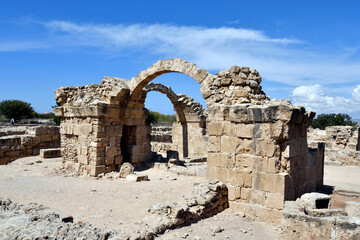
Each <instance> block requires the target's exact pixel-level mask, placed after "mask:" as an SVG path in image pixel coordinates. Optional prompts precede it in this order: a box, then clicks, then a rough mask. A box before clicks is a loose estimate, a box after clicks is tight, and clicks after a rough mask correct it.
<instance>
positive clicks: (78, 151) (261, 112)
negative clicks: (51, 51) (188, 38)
mask: <svg viewBox="0 0 360 240" xmlns="http://www.w3.org/2000/svg"><path fill="white" fill-rule="evenodd" d="M168 72H179V73H183V74H186V75H188V76H190V77H192V78H193V79H194V80H195V81H197V82H198V83H199V84H200V91H201V93H202V96H203V97H204V99H205V100H206V103H207V107H208V112H207V113H208V116H207V123H206V124H207V126H206V129H207V133H208V135H209V143H208V147H207V156H208V159H207V178H208V179H209V180H219V181H222V182H223V183H225V184H226V185H227V187H228V194H229V203H230V208H231V209H233V211H235V212H240V213H244V214H248V215H262V216H265V215H267V214H268V213H272V212H276V211H278V210H279V209H282V208H283V204H284V201H285V200H294V199H296V198H297V197H299V196H301V195H302V194H303V193H306V192H311V191H316V190H318V188H319V187H320V186H321V185H322V174H323V165H322V162H323V159H321V147H318V148H314V151H315V152H314V154H313V155H310V156H309V151H308V145H307V134H306V129H307V125H308V122H309V120H311V119H312V118H313V117H314V116H315V113H312V112H307V111H306V110H305V109H304V108H303V107H301V106H294V105H291V104H290V102H289V101H285V100H272V101H270V99H269V98H268V97H267V96H266V95H265V93H264V92H263V91H262V89H261V86H260V83H261V76H260V75H259V73H258V72H257V71H256V70H255V69H250V68H248V67H239V66H233V67H231V68H230V69H229V70H224V71H221V72H219V73H217V74H215V75H213V74H210V73H209V72H207V71H206V70H204V69H200V68H198V67H197V66H196V65H195V64H193V63H189V62H186V61H184V60H182V59H178V58H176V59H169V60H161V61H158V62H157V63H155V64H153V65H152V66H150V67H149V68H148V69H146V70H144V71H142V72H140V73H139V74H138V75H136V76H135V77H134V78H132V79H131V80H126V79H120V78H110V77H104V79H103V81H102V82H101V83H100V84H92V85H88V86H77V87H63V88H59V89H57V90H56V101H57V103H58V104H59V105H60V106H59V107H57V108H55V109H54V111H55V114H56V115H57V116H59V117H60V118H61V140H62V143H61V148H62V155H63V158H64V160H63V164H64V166H65V167H67V168H68V169H73V170H74V171H77V172H79V173H83V172H87V173H89V174H90V175H98V174H100V173H104V172H110V171H114V170H116V171H118V170H119V167H120V166H121V164H122V163H123V162H130V163H131V164H133V165H134V166H135V167H137V166H141V165H142V164H144V163H146V161H149V160H150V158H151V147H150V137H149V135H150V126H149V123H147V122H146V119H147V114H148V113H147V111H146V110H144V100H145V97H144V96H145V95H146V91H144V87H145V86H146V85H147V84H148V83H149V82H150V81H152V80H153V79H155V78H156V77H158V76H159V75H162V74H164V73H168ZM316 149H317V150H316ZM270 217H271V216H270Z"/></svg>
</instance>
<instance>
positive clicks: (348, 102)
mask: <svg viewBox="0 0 360 240" xmlns="http://www.w3.org/2000/svg"><path fill="white" fill-rule="evenodd" d="M324 92H325V90H324V87H323V86H322V85H319V84H315V85H312V86H300V87H297V88H295V89H294V90H293V91H292V97H293V99H294V104H297V105H302V106H304V107H306V108H307V109H308V110H312V111H315V112H317V113H347V114H351V115H355V116H357V117H360V85H357V86H356V88H354V89H353V92H352V98H344V97H340V96H327V95H326V94H325V93H324Z"/></svg>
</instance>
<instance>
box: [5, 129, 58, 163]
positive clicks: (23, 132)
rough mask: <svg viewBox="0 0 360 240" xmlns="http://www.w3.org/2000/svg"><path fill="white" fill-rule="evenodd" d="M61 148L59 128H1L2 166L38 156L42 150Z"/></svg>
mask: <svg viewBox="0 0 360 240" xmlns="http://www.w3.org/2000/svg"><path fill="white" fill-rule="evenodd" d="M56 147H60V134H59V127H55V126H31V127H25V126H20V127H3V128H0V164H8V163H10V162H12V161H14V160H16V159H18V158H21V157H26V156H33V155H38V154H39V151H40V149H44V148H56Z"/></svg>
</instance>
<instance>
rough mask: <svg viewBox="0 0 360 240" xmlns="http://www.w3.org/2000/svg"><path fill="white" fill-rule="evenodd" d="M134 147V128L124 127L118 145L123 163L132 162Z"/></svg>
mask: <svg viewBox="0 0 360 240" xmlns="http://www.w3.org/2000/svg"><path fill="white" fill-rule="evenodd" d="M134 146H136V126H127V125H124V126H123V135H122V137H121V143H120V147H121V152H122V155H123V162H129V163H131V162H132V158H133V150H134Z"/></svg>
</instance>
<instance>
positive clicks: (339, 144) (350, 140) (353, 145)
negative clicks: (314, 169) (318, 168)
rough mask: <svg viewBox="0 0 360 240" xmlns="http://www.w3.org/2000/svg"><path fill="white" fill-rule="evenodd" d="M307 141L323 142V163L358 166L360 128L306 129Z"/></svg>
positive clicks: (359, 160)
mask: <svg viewBox="0 0 360 240" xmlns="http://www.w3.org/2000/svg"><path fill="white" fill-rule="evenodd" d="M308 140H309V141H318V142H325V161H326V162H327V163H329V164H334V163H335V164H344V165H360V128H359V127H356V128H354V127H351V126H331V127H326V128H325V130H320V129H312V128H309V129H308Z"/></svg>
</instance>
